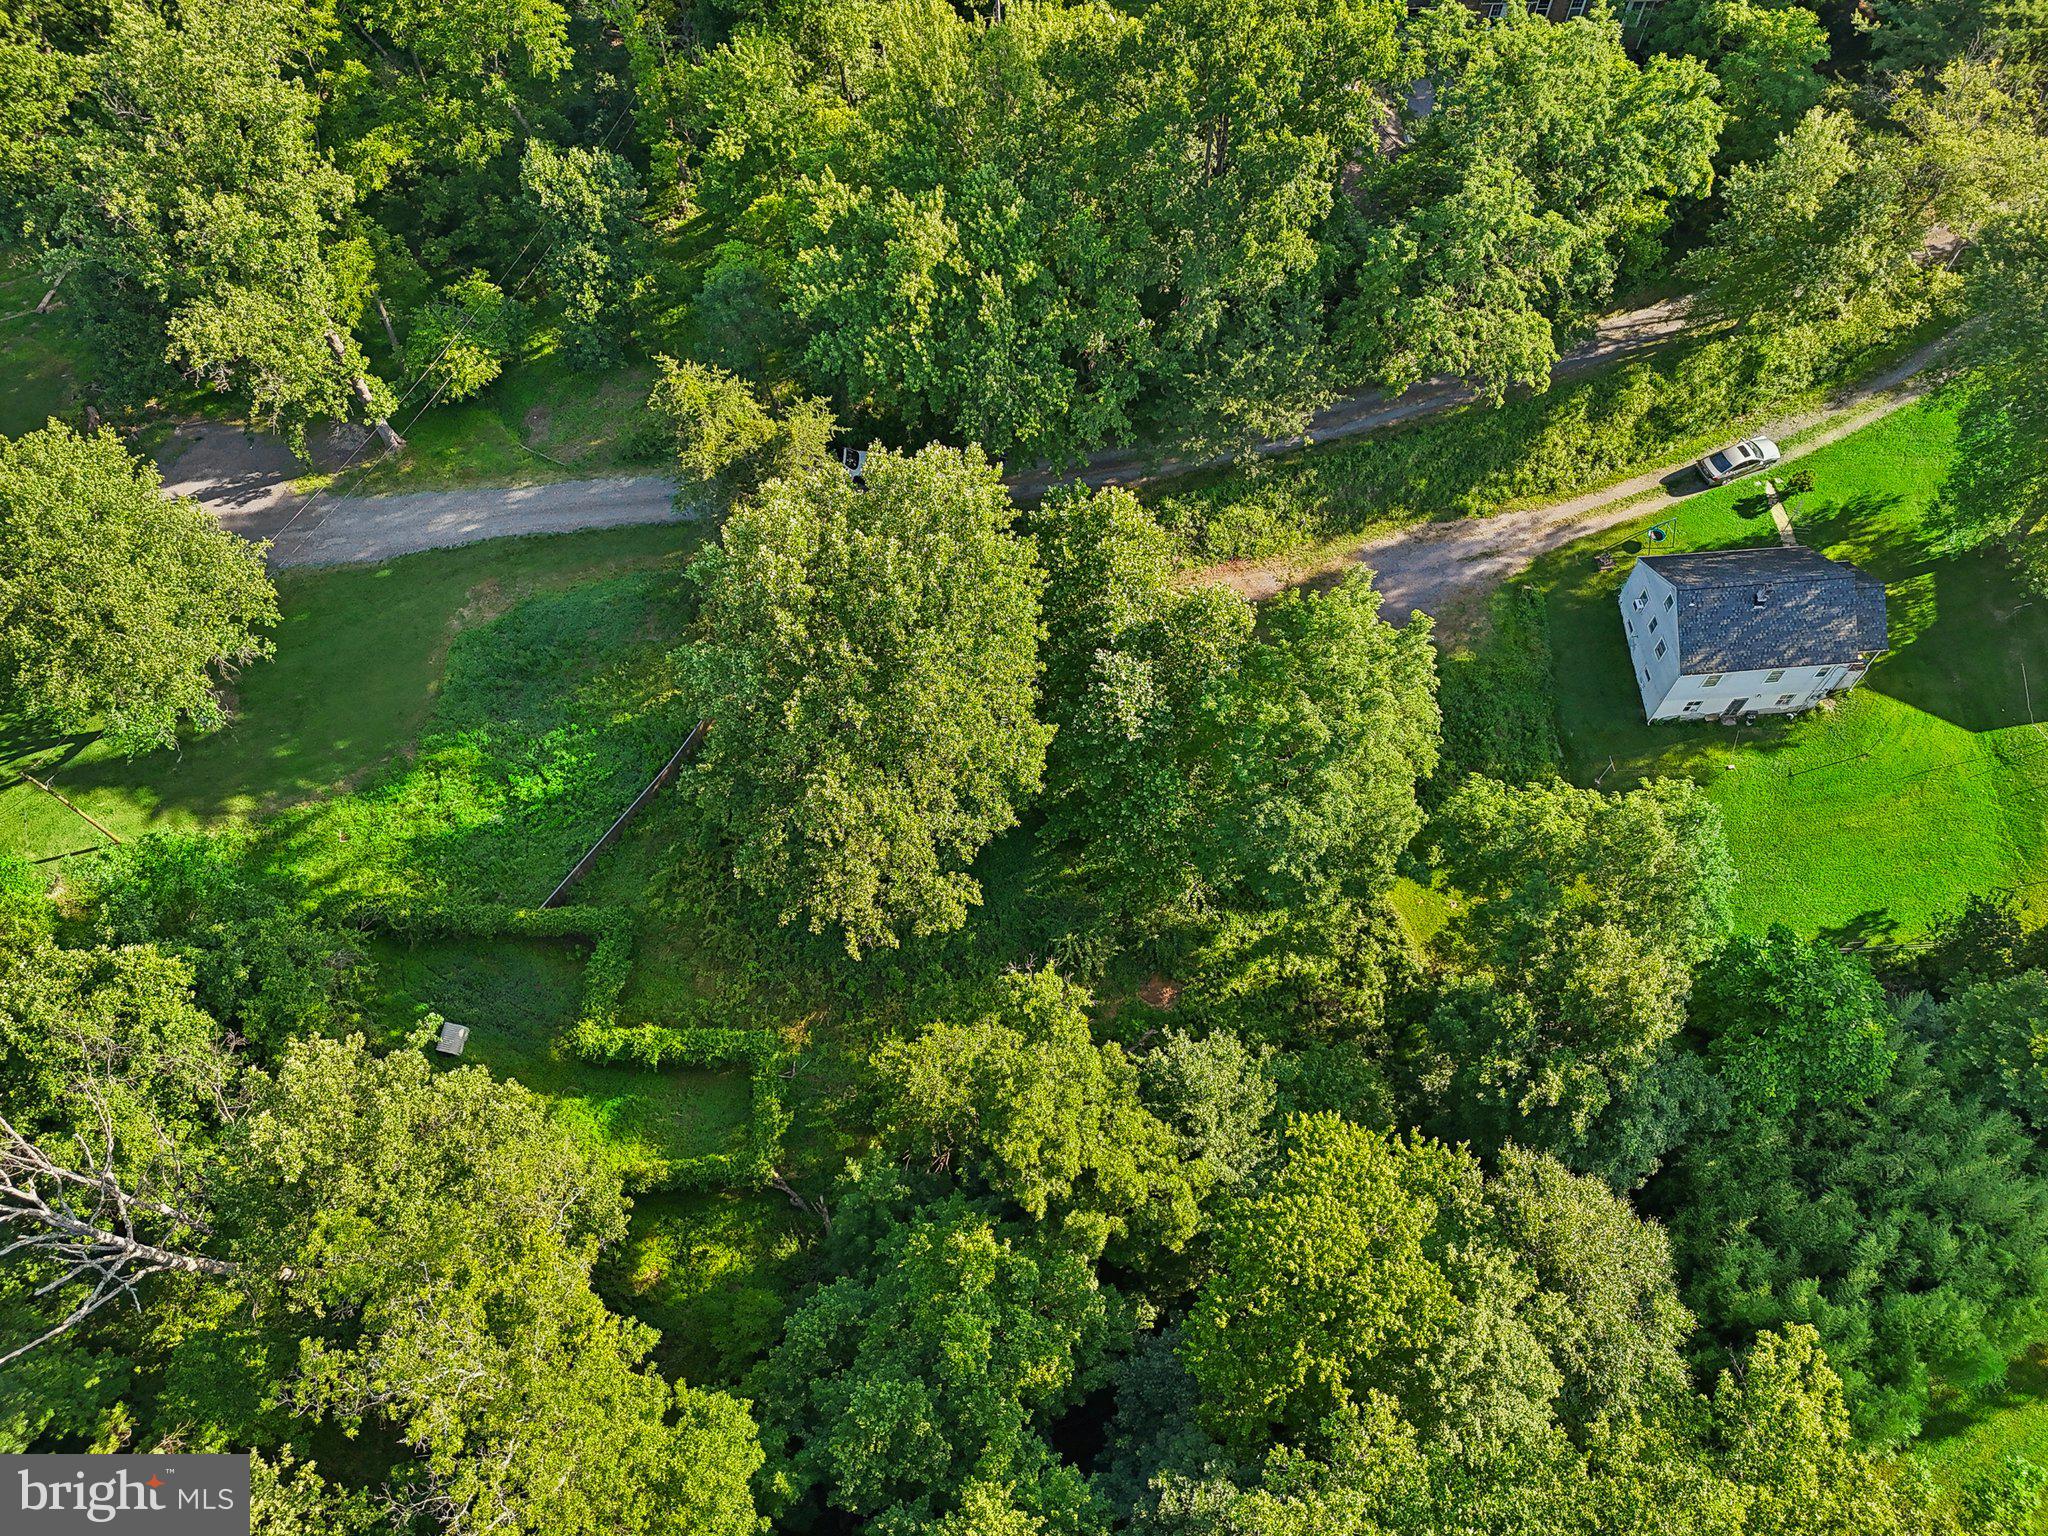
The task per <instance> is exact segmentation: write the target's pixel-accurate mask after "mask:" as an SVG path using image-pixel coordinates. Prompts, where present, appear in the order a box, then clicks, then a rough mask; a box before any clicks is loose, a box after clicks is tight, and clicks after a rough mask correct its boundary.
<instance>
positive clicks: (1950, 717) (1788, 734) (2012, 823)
mask: <svg viewBox="0 0 2048 1536" xmlns="http://www.w3.org/2000/svg"><path fill="white" fill-rule="evenodd" d="M1953 454H1954V420H1953V417H1952V415H1951V414H1950V413H1949V412H1948V411H1947V410H1946V409H1945V408H1944V407H1943V406H1941V405H1940V404H1939V403H1932V402H1928V403H1922V404H1919V405H1915V406H1911V407H1908V408H1907V409H1905V410H1902V411H1900V412H1898V413H1896V414H1895V415H1893V416H1891V417H1889V418H1887V419H1886V420H1884V421H1882V422H1879V423H1877V424H1875V425H1873V426H1871V427H1869V428H1866V429H1865V430H1864V431H1862V432H1859V433H1856V434H1855V435H1853V436H1851V437H1848V438H1845V439H1843V440H1842V441H1841V442H1839V443H1837V444H1834V445H1833V446H1831V447H1829V448H1826V449H1823V450H1821V451H1820V452H1818V453H1816V454H1814V455H1812V456H1811V457H1809V458H1807V459H1805V460H1803V461H1801V462H1800V463H1799V465H1797V466H1796V467H1798V468H1804V469H1807V470H1810V471H1811V473H1812V474H1813V477H1814V489H1813V490H1812V491H1811V492H1810V493H1808V494H1806V495H1805V496H1802V497H1799V498H1797V499H1796V501H1795V502H1794V504H1793V507H1792V515H1793V522H1794V525H1795V527H1796V529H1797V531H1798V534H1799V537H1800V540H1801V542H1803V543H1806V544H1810V545H1812V546H1814V547H1816V548H1819V549H1821V550H1823V551H1825V552H1826V553H1828V554H1830V555H1834V556H1837V557H1840V558H1844V559H1849V560H1853V561H1854V562H1856V563H1857V564H1858V565H1860V566H1862V567H1863V568H1864V569H1866V570H1868V571H1870V572H1872V573H1873V574H1875V575H1877V576H1879V577H1881V578H1882V579H1883V580H1884V582H1885V583H1886V586H1887V589H1888V593H1889V604H1890V627H1891V645H1892V649H1891V652H1890V653H1889V654H1888V655H1886V656H1885V657H1884V658H1883V659H1882V660H1881V661H1879V662H1878V663H1877V665H1875V666H1874V667H1873V668H1872V669H1871V672H1870V675H1869V678H1868V680H1867V681H1866V682H1865V684H1864V685H1863V686H1862V687H1861V688H1859V689H1857V690H1856V692H1855V693H1853V694H1851V695H1850V696H1849V697H1848V699H1847V700H1846V701H1844V702H1843V703H1841V704H1840V705H1839V706H1837V707H1836V708H1834V709H1832V710H1826V711H1819V712H1816V713H1814V714H1812V715H1810V716H1808V717H1806V718H1804V719H1800V720H1795V721H1775V722H1771V723H1766V724H1761V725H1752V726H1744V727H1741V728H1739V729H1731V728H1729V727H1726V726H1722V725H1718V724H1714V723H1711V722H1708V723H1701V724H1684V725H1660V726H1656V727H1651V726H1649V725H1646V724H1645V723H1644V721H1643V718H1642V705H1641V699H1640V696H1639V695H1638V693H1637V691H1636V688H1635V686H1634V683H1633V680H1632V674H1631V670H1630V665H1629V661H1628V654H1627V651H1626V648H1625V646H1624V644H1623V638H1622V627H1621V620H1620V617H1619V612H1618V609H1617V607H1616V597H1617V593H1618V592H1619V590H1620V587H1621V583H1622V582H1623V580H1624V579H1625V578H1626V576H1627V574H1628V568H1629V565H1630V563H1631V558H1630V555H1629V554H1628V553H1627V552H1626V551H1620V550H1616V547H1617V545H1618V544H1619V543H1620V541H1622V540H1623V539H1625V538H1627V537H1629V536H1630V535H1639V534H1640V533H1641V532H1642V531H1643V529H1644V528H1646V527H1647V526H1648V523H1647V522H1646V523H1645V524H1643V525H1638V526H1637V527H1635V528H1632V529H1629V530H1624V531H1622V532H1616V533H1610V534H1604V535H1601V536H1600V537H1598V538H1596V539H1593V540H1588V541H1586V542H1584V543H1581V544H1578V545H1575V546H1573V547H1571V548H1569V549H1566V550H1564V551H1561V552H1559V553H1558V554H1557V555H1554V556H1551V557H1549V558H1547V559H1546V560H1544V561H1542V562H1540V563H1539V564H1538V565H1537V566H1536V567H1535V568H1534V569H1533V570H1532V571H1531V573H1530V575H1529V577H1528V578H1527V579H1529V580H1530V581H1532V582H1534V583H1536V584H1537V586H1538V587H1539V588H1540V589H1542V590H1543V591H1545V593H1546V595H1547V603H1548V612H1549V618H1550V626H1551V642H1552V646H1553V650H1554V653H1555V657H1556V701H1557V713H1558V726H1559V733H1560V737H1561V739H1562V742H1563V746H1564V751H1565V771H1566V774H1567V776H1568V777H1570V778H1571V779H1573V780H1574V781H1575V782H1578V783H1581V784H1591V783H1595V782H1597V783H1599V784H1600V785H1601V787H1603V788H1608V789H1612V788H1616V787H1619V786H1623V785H1627V784H1632V783H1635V782H1638V781H1640V780H1643V779H1646V778H1650V777H1654V776H1658V775H1684V776H1687V777H1690V778H1692V779H1694V780H1696V781H1697V782H1699V783H1700V784H1702V785H1704V786H1705V787H1706V790H1707V792H1708V794H1709V795H1710V796H1711V797H1712V799H1713V800H1714V801H1715V803H1717V804H1718V805H1719V806H1720V807H1721V808H1722V811H1723V813H1724V814H1725V816H1726V818H1727V825H1728V838H1729V844H1730V847H1731V850H1732V852H1733V854H1734V857H1735V862H1736V864H1737V866H1738V867H1739V869H1740V871H1741V875H1742V884H1741V887H1740V889H1739V890H1738V891H1737V893H1736V898H1735V899H1736V907H1737V915H1738V920H1739V922H1740V923H1741V924H1742V926H1744V927H1745V928H1750V929H1756V928H1761V927H1763V926H1765V925H1767V924H1769V923H1773V922H1782V923H1786V924H1788V925H1790V926H1791V927H1793V928H1795V929H1797V930H1799V931H1801V932H1806V933H1826V934H1829V935H1831V936H1834V937H1836V938H1838V939H1841V940H1847V941H1874V940H1881V939H1885V938H1910V937H1911V936H1912V935H1913V934H1915V933H1917V932H1920V931H1922V930H1924V928H1925V927H1926V925H1927V923H1928V921H1929V919H1930V918H1932V917H1933V916H1935V915H1936V914H1937V913H1939V912H1941V911H1942V910H1944V909H1946V908H1949V907H1953V906H1954V905H1955V904H1956V903H1957V902H1958V901H1960V900H1961V899H1962V898H1963V897H1964V896H1965V895H1968V894H1970V893H1973V892H1986V891H1999V890H2004V891H2011V892H2013V893H2015V894H2016V896H2017V897H2018V898H2019V899H2020V900H2021V901H2022V902H2024V903H2025V904H2026V905H2028V906H2029V907H2031V908H2033V909H2034V910H2035V911H2036V912H2040V913H2048V724H2044V723H2043V722H2048V601H2042V600H2039V599H2036V598H2035V597H2034V596H2033V595H2032V594H2030V593H2029V592H2027V591H2026V590H2025V589H2023V588H2022V587H2020V586H2019V585H2018V584H2017V583H2016V582H2015V581H2014V580H2013V578H2012V576H2011V574H2010V572H2009V571H2008V570H2007V568H2006V567H2005V566H2004V565H2003V564H2002V563H2001V562H2000V561H1999V560H1998V559H1997V557H1996V556H1995V555H1994V554H1992V553H1989V552H1970V553H1961V554H1958V553H1952V552H1949V551H1947V550H1945V549H1944V548H1943V547H1942V545H1941V540H1940V537H1939V533H1938V530H1937V528H1936V526H1935V524H1934V522H1933V521H1932V520H1931V519H1930V513H1931V512H1932V511H1933V510H1934V508H1935V505H1936V502H1937V498H1938V496H1939V493H1940V490H1941V486H1942V482H1943V479H1944V476H1945V474H1946V472H1947V468H1948V465H1949V463H1950V462H1951V459H1952V457H1953ZM1757 489H1758V487H1757V485H1756V483H1755V482H1754V481H1751V482H1748V483H1745V484H1741V485H1737V486H1732V487H1726V488H1723V489H1721V490H1718V491H1713V492H1708V493H1704V494H1702V495H1700V496H1698V497H1696V498H1694V499H1693V500H1691V501H1689V502H1687V503H1686V504H1685V506H1684V507H1683V508H1682V509H1681V510H1679V511H1677V512H1676V513H1673V514H1669V515H1667V516H1666V517H1665V518H1664V519H1663V526H1664V527H1665V528H1666V529H1667V530H1668V532H1669V535H1670V537H1669V539H1668V541H1666V542H1664V543H1661V544H1659V545H1658V546H1656V547H1657V550H1658V552H1659V553H1665V552H1671V553H1675V552H1678V551H1682V550H1694V549H1717V548H1725V547H1732V546H1738V545H1764V544H1770V543H1773V542H1775V539H1776V534H1775V532H1774V530H1773V528H1772V525H1771V521H1770V518H1769V517H1768V515H1762V516H1745V515H1743V514H1742V513H1741V512H1740V511H1738V503H1739V502H1740V501H1741V500H1743V499H1744V498H1747V497H1750V496H1753V495H1754V494H1755V492H1756V490H1757ZM1608 550H1616V552H1619V553H1621V558H1620V559H1619V560H1618V561H1617V562H1616V566H1615V568H1614V569H1613V570H1610V571H1602V570H1600V569H1599V568H1598V564H1597V561H1596V556H1597V555H1598V554H1599V553H1601V552H1602V551H1608Z"/></svg>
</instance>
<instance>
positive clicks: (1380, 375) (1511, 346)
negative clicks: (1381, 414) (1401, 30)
mask: <svg viewBox="0 0 2048 1536" xmlns="http://www.w3.org/2000/svg"><path fill="white" fill-rule="evenodd" d="M1410 41H1411V44H1412V46H1413V47H1414V48H1415V50H1416V52H1417V56H1418V58H1417V64H1416V67H1415V73H1416V75H1417V76H1419V77H1425V78H1427V79H1428V80H1429V82H1430V86H1431V89H1430V91H1429V93H1428V94H1427V97H1426V100H1425V104H1424V105H1422V106H1421V107H1420V109H1419V110H1418V109H1417V107H1416V106H1414V105H1412V104H1411V105H1410V106H1408V107H1406V108H1404V110H1403V112H1402V115H1401V119H1400V128H1401V131H1402V134H1403V135H1404V137H1405V138H1406V140H1407V143H1406V144H1405V145H1404V146H1403V147H1402V148H1401V150H1400V151H1399V152H1398V153H1395V154H1392V155H1388V156H1385V157H1383V158H1382V157H1374V158H1373V159H1371V160H1368V161H1367V162H1366V164H1365V165H1364V166H1363V167H1361V171H1362V176H1361V185H1360V187H1359V190H1358V196H1357V198H1356V201H1355V206H1347V208H1346V209H1345V211H1344V214H1343V216H1342V217H1340V218H1339V219H1338V220H1337V221H1336V224H1335V227H1336V229H1337V230H1338V231H1339V232H1340V235H1341V240H1342V248H1343V249H1344V250H1345V252H1346V255H1345V260H1346V264H1347V266H1348V267H1349V269H1350V270H1349V272H1348V274H1347V279H1346V291H1345V293H1344V296H1343V300H1342V304H1341V307H1340V309H1339V312H1338V321H1337V325H1338V341H1339V344H1340V346H1341V347H1342V349H1343V353H1344V356H1345V360H1346V364H1347V367H1348V368H1349V369H1352V370H1356V371H1358V372H1362V373H1364V374H1365V375H1366V376H1368V377H1372V378H1375V379H1378V380H1380V381H1382V382H1385V383H1388V384H1391V385H1393V386H1395V387H1397V388H1406V387H1407V386H1409V385H1412V384H1416V383H1419V382H1420V381H1422V380H1424V379H1427V378H1430V377H1432V376H1434V375H1437V374H1452V375H1455V376H1458V377H1461V378H1466V379H1470V380H1472V381H1474V382H1475V383H1477V384H1479V385H1481V386H1482V387H1483V388H1484V389H1485V390H1486V391H1487V393H1488V394H1490V395H1492V396H1494V397H1496V398H1498V396H1499V395H1500V393H1501V392H1502V391H1504V390H1505V389H1506V388H1507V387H1508V386H1509V385H1510V384H1527V385H1532V386H1534V387H1537V388H1542V387H1543V386H1544V385H1545V384H1547V383H1548V381H1549V378H1550V369H1551V366H1552V364H1554V363H1555V362H1556V361H1557V358H1558V354H1559V351H1560V344H1559V338H1560V337H1561V336H1563V335H1565V334H1568V333H1569V332H1570V331H1571V330H1572V328H1573V327H1575V326H1576V325H1578V324H1580V323H1582V322H1583V321H1584V320H1585V319H1587V318H1589V317H1590V316H1591V315H1593V314H1596V313H1597V312H1598V309H1599V306H1600V305H1601V304H1602V303H1603V302H1604V301H1605V300H1607V299H1608V298H1609V297H1610V296H1611V295H1612V293H1613V292H1614V287H1615V283H1616V280H1617V277H1618V276H1619V275H1620V274H1621V273H1622V272H1623V271H1624V270H1625V269H1626V268H1628V267H1630V266H1631V265H1634V266H1638V267H1639V266H1641V265H1642V264H1643V263H1644V262H1645V261H1646V260H1647V259H1648V258H1649V257H1650V256H1651V255H1652V254H1653V253H1654V251H1655V250H1656V242H1657V240H1658V237H1659V236H1660V235H1661V234H1662V232H1663V230H1664V227H1665V225H1666V224H1667V223H1668V221H1669V215H1668V213H1667V211H1666V209H1667V205H1668V203H1669V202H1670V201H1671V200H1672V199H1674V198H1692V197H1698V196H1701V195H1703V194H1704V193H1705V192H1706V190H1707V188H1708V186H1709V185H1710V184H1711V179H1712V155H1713V151H1714V142H1715V136H1716V135H1717V133H1718V132H1719V131H1720V127H1721V120H1722V112H1721V109H1720V108H1719V107H1718V106H1717V105H1716V104H1715V102H1714V100H1713V80H1712V77H1711V76H1710V75H1708V73H1707V71H1706V69H1705V68H1704V67H1703V66H1702V65H1700V64H1699V63H1697V62H1696V61H1694V60H1692V59H1685V58H1671V57H1655V58H1652V59H1650V60H1649V61H1648V62H1647V63H1645V64H1641V65H1638V64H1637V63H1635V62H1634V61H1633V60H1631V59H1630V57H1629V56H1628V54H1627V52H1626V51H1625V50H1624V49H1623V46H1622V38H1621V28H1620V27H1619V25H1618V24H1616V23H1615V22H1613V21H1609V20H1601V21H1593V20H1587V21H1580V22H1575V23H1573V24H1571V25H1569V26H1554V25H1551V24H1550V23H1548V22H1547V21H1544V20H1543V19H1541V18H1539V17H1537V16H1535V15H1533V14H1532V13H1530V11H1529V10H1528V9H1527V8H1526V7H1524V6H1520V5H1510V6H1508V7H1507V9H1506V12H1505V13H1504V14H1503V15H1501V16H1499V17H1498V18H1496V19H1491V20H1482V19H1481V18H1480V17H1478V16H1477V15H1475V14H1474V13H1473V12H1472V11H1470V10H1469V9H1467V8H1466V7H1465V6H1463V5H1458V4H1438V5H1433V6H1430V7H1428V8H1427V9H1425V10H1424V11H1423V12H1422V13H1421V14H1420V15H1419V16H1418V17H1416V18H1415V20H1414V22H1413V23H1412V24H1411V29H1410Z"/></svg>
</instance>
